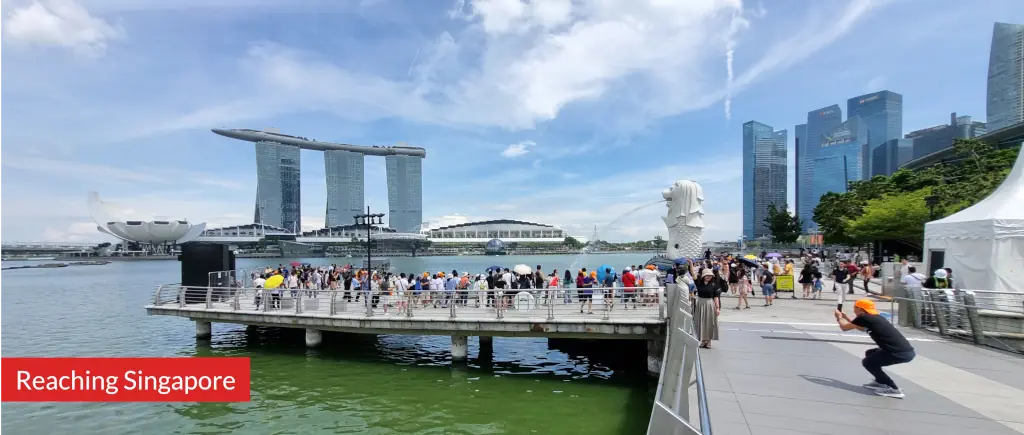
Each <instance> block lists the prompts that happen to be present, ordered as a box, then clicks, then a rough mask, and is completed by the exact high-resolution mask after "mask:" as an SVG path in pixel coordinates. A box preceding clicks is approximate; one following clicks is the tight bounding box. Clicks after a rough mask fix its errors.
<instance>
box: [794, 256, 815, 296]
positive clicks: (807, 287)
mask: <svg viewBox="0 0 1024 435" xmlns="http://www.w3.org/2000/svg"><path fill="white" fill-rule="evenodd" d="M813 267H814V266H812V265H810V264H809V262H808V263H805V264H804V267H803V268H802V269H800V280H799V283H800V285H801V286H802V287H803V290H804V296H803V297H804V299H807V298H809V297H811V285H813V284H814V271H813ZM793 297H796V292H795V291H794V292H793Z"/></svg>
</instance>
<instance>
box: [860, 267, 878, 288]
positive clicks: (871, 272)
mask: <svg viewBox="0 0 1024 435" xmlns="http://www.w3.org/2000/svg"><path fill="white" fill-rule="evenodd" d="M874 276H875V268H874V267H872V266H871V263H868V262H867V261H863V262H861V269H860V280H861V282H862V283H863V284H864V292H865V293H870V292H869V291H868V284H871V278H873V277H874Z"/></svg>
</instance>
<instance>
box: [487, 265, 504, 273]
mask: <svg viewBox="0 0 1024 435" xmlns="http://www.w3.org/2000/svg"><path fill="white" fill-rule="evenodd" d="M492 270H493V271H495V272H501V266H491V267H488V268H487V272H490V271H492Z"/></svg>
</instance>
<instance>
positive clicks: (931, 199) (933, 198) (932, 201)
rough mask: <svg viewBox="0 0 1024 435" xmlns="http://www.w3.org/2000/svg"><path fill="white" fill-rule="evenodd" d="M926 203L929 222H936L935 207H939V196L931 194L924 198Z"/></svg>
mask: <svg viewBox="0 0 1024 435" xmlns="http://www.w3.org/2000/svg"><path fill="white" fill-rule="evenodd" d="M924 203H925V205H927V206H928V220H932V221H933V220H935V206H937V205H939V195H936V194H931V195H928V196H926V197H924Z"/></svg>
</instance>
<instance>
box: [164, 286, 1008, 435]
mask: <svg viewBox="0 0 1024 435" xmlns="http://www.w3.org/2000/svg"><path fill="white" fill-rule="evenodd" d="M826 287H827V288H829V287H830V286H826ZM570 290H573V289H570ZM284 293H285V294H284V295H282V296H281V298H280V300H279V302H274V303H273V304H272V305H270V306H268V305H267V304H265V303H261V304H260V305H258V306H257V304H256V303H255V302H256V301H255V289H252V288H228V287H225V288H218V287H182V286H180V285H165V286H160V287H158V288H157V289H156V291H155V292H154V295H153V302H152V303H151V304H150V305H147V306H146V310H147V312H148V313H149V314H151V315H170V316H179V317H186V318H189V319H192V320H193V321H195V322H196V335H197V337H207V336H209V335H210V334H211V333H212V332H213V330H212V326H211V325H212V324H213V323H220V322H224V323H241V324H247V325H261V326H272V327H273V326H276V327H283V328H302V329H305V331H306V334H305V340H306V344H307V345H309V346H317V345H319V344H320V340H321V338H322V337H321V334H322V332H323V331H346V332H356V333H368V334H417V335H449V336H451V337H452V345H451V352H452V359H453V360H454V361H459V360H463V359H465V358H466V356H467V338H468V337H470V336H478V337H479V340H480V345H481V351H489V350H487V349H489V348H492V346H493V341H492V339H491V337H494V336H511V337H519V336H529V337H552V338H557V337H562V338H577V339H579V338H586V339H612V338H618V339H623V338H624V339H635V340H646V341H647V343H648V352H647V355H646V357H647V359H648V362H649V369H651V370H652V371H654V372H656V373H657V374H658V378H659V382H658V387H657V392H656V396H655V404H654V408H653V410H652V414H651V421H650V426H649V429H648V434H652V435H653V434H658V435H660V434H691V435H692V434H711V433H712V428H714V430H715V432H717V433H719V434H792V433H808V434H836V433H839V434H842V433H863V432H865V431H869V432H872V433H880V434H900V435H907V434H922V435H923V434H947V433H948V434H962V433H971V434H987V435H1020V434H1024V414H1021V413H1020V409H1022V407H1024V377H1021V376H1020V373H1021V372H1022V370H1024V358H1022V357H1021V354H1020V353H1012V352H1006V351H1002V350H1000V349H997V348H993V347H990V346H980V345H979V344H985V343H986V342H985V341H984V337H985V335H986V334H981V333H978V334H972V333H970V331H968V332H967V333H963V331H962V330H961V329H958V328H967V329H977V328H993V327H994V326H992V325H991V324H989V323H985V322H981V321H979V320H978V318H977V316H976V315H972V314H971V312H972V310H975V311H976V310H977V309H976V308H973V307H972V306H971V305H964V304H959V303H958V302H955V301H953V300H952V299H950V301H951V302H941V301H940V300H939V299H936V298H931V299H929V298H926V299H925V300H912V299H901V298H891V299H889V300H887V301H886V302H885V303H884V304H882V305H880V309H884V310H886V313H887V315H889V316H890V317H895V316H898V315H899V316H902V315H909V316H910V317H912V318H911V319H902V318H901V319H900V322H898V323H901V324H908V325H911V326H906V327H899V329H900V330H901V331H902V332H903V334H904V335H905V336H907V337H908V339H909V340H910V342H911V343H912V345H913V346H914V347H915V349H916V351H917V358H916V359H915V360H914V361H912V362H911V363H908V364H902V365H898V366H892V367H888V368H886V370H887V371H888V373H890V374H891V375H893V377H894V379H895V380H896V382H897V383H898V384H899V385H900V387H901V388H902V389H903V391H904V392H906V394H907V397H906V399H902V400H901V399H892V398H886V397H881V396H876V395H874V394H873V393H872V392H871V391H870V390H867V389H865V388H863V387H861V386H860V384H862V383H866V382H868V381H870V376H869V375H868V373H867V372H866V371H865V370H864V369H863V367H861V362H860V359H861V357H862V355H863V353H864V351H865V350H867V349H870V348H871V347H873V346H874V345H873V343H872V341H871V340H870V338H869V337H868V336H867V335H866V334H865V333H863V332H858V331H850V332H841V331H839V329H838V328H837V327H836V325H835V322H834V320H833V319H832V311H833V310H834V309H835V301H834V300H831V297H830V298H829V300H803V299H796V300H792V299H788V298H780V299H778V300H776V301H775V304H774V305H773V306H772V307H760V306H756V305H757V304H756V303H755V302H754V299H752V300H751V302H752V303H753V304H754V305H755V308H752V309H749V310H747V309H739V310H735V309H730V308H733V307H734V306H736V304H737V303H738V302H737V300H736V299H735V298H730V297H728V296H727V295H726V297H723V298H722V315H721V316H720V317H719V330H720V333H719V337H720V340H719V341H715V342H714V346H713V348H712V349H707V350H698V347H697V344H698V341H697V338H695V334H694V327H693V320H692V319H693V316H692V314H691V310H692V308H691V306H690V304H689V301H688V297H687V296H686V293H685V292H682V291H681V290H680V289H679V288H678V287H677V286H675V285H670V286H669V287H668V288H667V289H666V290H665V292H664V293H663V296H656V298H655V300H653V301H651V303H650V304H649V305H647V306H639V307H637V309H635V310H634V309H632V308H631V307H630V308H629V309H624V307H622V306H621V302H616V303H615V304H614V305H612V306H606V305H605V304H604V300H603V299H601V298H598V300H597V301H596V303H595V305H594V310H593V314H590V313H588V312H586V311H585V312H584V313H580V312H579V306H578V305H577V304H576V303H570V304H566V303H563V302H561V300H560V299H559V298H557V297H556V298H555V300H553V301H552V302H553V303H550V304H545V302H546V301H545V300H541V301H538V300H536V299H530V298H527V297H522V298H516V299H514V300H513V301H511V303H510V304H509V305H508V306H498V307H494V308H488V307H487V301H486V296H485V295H484V294H482V293H479V292H478V293H469V294H468V296H467V298H466V300H465V302H464V303H463V302H461V301H460V303H458V304H451V305H449V306H448V307H440V306H439V307H436V308H435V307H434V306H433V304H428V305H427V306H423V304H422V303H419V304H414V305H413V308H412V309H411V310H406V311H397V310H396V309H390V310H389V311H388V312H384V309H383V306H382V305H378V307H376V308H375V307H373V306H372V305H367V304H366V301H365V299H363V300H360V301H356V300H354V299H352V300H350V299H349V298H346V294H345V292H343V291H314V292H311V293H310V292H305V291H304V292H298V293H296V294H295V295H294V296H293V295H292V294H290V292H288V291H285V292H284ZM659 294H661V292H659ZM348 296H352V295H351V294H350V295H348ZM864 296H866V295H858V296H857V297H864ZM261 302H262V301H261ZM477 303H479V304H480V306H479V307H478V306H477ZM902 304H907V305H908V306H910V307H911V308H912V309H910V310H899V309H898V307H899V305H902ZM609 308H610V309H609ZM899 313H904V314H899ZM1004 314H1006V315H1008V316H1020V317H1022V318H1024V312H1021V310H1020V309H1017V311H1006V312H1005V313H1004ZM972 319H973V320H972ZM894 320H896V319H895V318H894ZM894 323H896V322H894ZM913 325H919V326H917V327H914V326H913ZM989 344H992V343H989ZM996 347H998V346H996ZM1007 349H1009V348H1007ZM1011 350H1012V349H1011ZM638 357H640V356H639V355H638Z"/></svg>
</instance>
